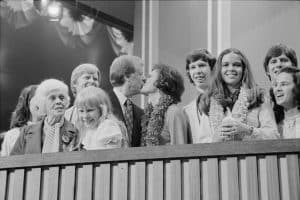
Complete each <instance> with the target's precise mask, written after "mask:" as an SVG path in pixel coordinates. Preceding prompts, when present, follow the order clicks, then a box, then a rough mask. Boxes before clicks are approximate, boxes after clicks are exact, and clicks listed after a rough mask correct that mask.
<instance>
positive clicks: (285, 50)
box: [264, 44, 298, 73]
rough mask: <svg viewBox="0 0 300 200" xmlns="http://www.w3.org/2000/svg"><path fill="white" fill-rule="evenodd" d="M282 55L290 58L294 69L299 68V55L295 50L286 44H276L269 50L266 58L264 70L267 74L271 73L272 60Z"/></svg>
mask: <svg viewBox="0 0 300 200" xmlns="http://www.w3.org/2000/svg"><path fill="white" fill-rule="evenodd" d="M281 55H285V56H286V57H288V58H289V59H290V60H291V62H292V64H293V66H294V67H297V66H298V60H297V55H296V52H295V51H294V49H292V48H289V47H287V46H286V45H284V44H276V45H274V46H272V47H271V48H270V49H269V50H268V52H267V55H266V57H265V60H264V69H265V72H266V73H268V72H269V68H268V65H269V61H270V60H271V58H274V57H278V56H281Z"/></svg>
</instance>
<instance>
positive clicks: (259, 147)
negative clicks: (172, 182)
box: [0, 139, 300, 169]
mask: <svg viewBox="0 0 300 200" xmlns="http://www.w3.org/2000/svg"><path fill="white" fill-rule="evenodd" d="M299 152H300V139H287V140H261V141H242V142H237V141H233V142H223V143H210V144H186V145H176V146H158V147H147V148H145V147H136V148H122V149H108V150H95V151H84V152H66V153H47V154H28V155H18V156H9V157H0V169H7V168H24V167H38V166H50V165H51V166H53V165H72V164H86V163H105V162H120V161H124V162H125V161H145V160H162V159H164V160H165V159H176V158H196V157H198V158H199V157H200V158H201V157H203V158H207V157H219V156H243V155H262V154H264V155H266V154H280V153H299Z"/></svg>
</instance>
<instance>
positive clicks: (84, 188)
mask: <svg viewBox="0 0 300 200" xmlns="http://www.w3.org/2000/svg"><path fill="white" fill-rule="evenodd" d="M92 187H93V165H83V166H82V167H78V168H77V184H76V199H77V200H91V199H92V190H93V189H92Z"/></svg>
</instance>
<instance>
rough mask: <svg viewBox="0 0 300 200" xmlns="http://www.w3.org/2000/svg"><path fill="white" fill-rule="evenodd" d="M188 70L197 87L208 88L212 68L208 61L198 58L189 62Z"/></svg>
mask: <svg viewBox="0 0 300 200" xmlns="http://www.w3.org/2000/svg"><path fill="white" fill-rule="evenodd" d="M188 72H189V74H190V77H191V79H192V81H193V83H194V84H195V86H196V87H197V88H200V89H206V88H207V87H208V81H209V78H210V77H211V69H210V66H209V64H208V62H206V61H203V60H197V61H195V62H192V63H190V64H189V69H188Z"/></svg>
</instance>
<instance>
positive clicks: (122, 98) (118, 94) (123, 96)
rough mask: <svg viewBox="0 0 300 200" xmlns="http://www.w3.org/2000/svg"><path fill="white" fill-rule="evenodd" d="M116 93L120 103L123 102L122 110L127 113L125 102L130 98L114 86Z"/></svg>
mask: <svg viewBox="0 0 300 200" xmlns="http://www.w3.org/2000/svg"><path fill="white" fill-rule="evenodd" d="M113 91H114V93H115V94H116V96H117V98H118V100H119V102H120V104H121V108H122V112H123V113H125V106H124V104H125V102H126V100H127V99H128V98H127V97H125V95H124V94H123V93H122V92H120V91H119V90H118V89H117V88H113Z"/></svg>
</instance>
